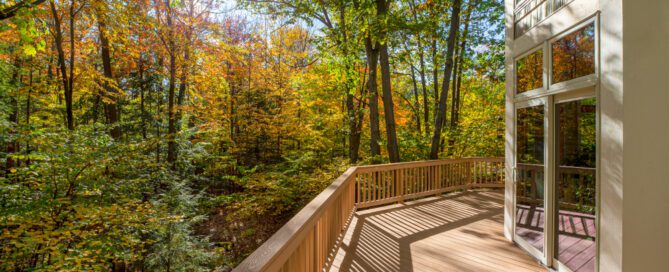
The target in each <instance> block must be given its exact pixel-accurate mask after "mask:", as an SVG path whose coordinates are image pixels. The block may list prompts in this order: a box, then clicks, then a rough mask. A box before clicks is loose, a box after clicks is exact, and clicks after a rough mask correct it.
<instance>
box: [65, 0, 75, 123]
mask: <svg viewBox="0 0 669 272" xmlns="http://www.w3.org/2000/svg"><path fill="white" fill-rule="evenodd" d="M75 16H76V12H75V11H74V0H72V1H70V76H69V80H68V82H67V84H68V88H67V93H66V94H65V111H66V113H67V128H68V129H69V130H74V113H73V112H72V103H73V92H74V91H73V89H74V17H75Z"/></svg>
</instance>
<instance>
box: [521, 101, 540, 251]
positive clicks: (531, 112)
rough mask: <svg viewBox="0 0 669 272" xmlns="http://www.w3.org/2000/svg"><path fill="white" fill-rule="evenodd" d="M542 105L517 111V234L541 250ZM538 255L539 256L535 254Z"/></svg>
mask: <svg viewBox="0 0 669 272" xmlns="http://www.w3.org/2000/svg"><path fill="white" fill-rule="evenodd" d="M545 115H546V112H545V107H544V105H538V106H531V107H526V108H519V109H517V111H516V120H517V121H516V122H517V123H516V177H515V179H516V180H515V186H516V188H515V194H516V218H515V224H516V226H515V234H516V237H518V238H520V239H522V240H524V241H525V242H526V243H527V244H529V245H531V246H532V247H534V248H535V249H536V250H538V251H539V252H541V253H543V252H544V221H545V214H544V203H545V202H544V197H545V196H544V184H545V178H544V177H545V175H544V152H545V151H544V148H545V143H544V141H545V139H544V138H545V133H544V131H545V119H544V117H545ZM537 257H538V256H537Z"/></svg>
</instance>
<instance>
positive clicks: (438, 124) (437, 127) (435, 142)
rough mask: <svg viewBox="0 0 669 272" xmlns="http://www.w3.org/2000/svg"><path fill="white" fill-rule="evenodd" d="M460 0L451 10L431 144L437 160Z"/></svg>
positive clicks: (456, 0) (431, 157) (432, 154)
mask: <svg viewBox="0 0 669 272" xmlns="http://www.w3.org/2000/svg"><path fill="white" fill-rule="evenodd" d="M460 5H461V3H460V0H454V1H453V7H452V12H451V22H450V28H449V33H448V40H447V47H446V58H445V59H446V65H445V68H444V79H443V84H442V87H441V89H442V91H441V95H440V96H439V108H438V110H437V114H436V118H435V122H434V133H433V134H432V142H431V145H430V159H433V160H436V159H438V158H439V145H440V144H441V131H442V127H443V125H444V120H445V118H446V107H447V105H446V102H447V98H448V86H449V82H450V80H451V72H452V71H453V51H455V40H456V37H457V35H458V29H459V28H460Z"/></svg>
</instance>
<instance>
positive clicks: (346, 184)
mask: <svg viewBox="0 0 669 272" xmlns="http://www.w3.org/2000/svg"><path fill="white" fill-rule="evenodd" d="M465 162H480V163H496V164H499V163H503V162H504V158H498V157H495V158H461V159H445V160H429V161H415V162H402V163H389V164H378V165H366V166H353V167H350V168H348V169H347V170H346V172H344V173H343V174H342V175H341V176H339V177H338V178H337V179H336V180H335V181H334V182H333V183H332V184H330V185H329V186H328V187H327V188H326V189H325V190H323V192H321V193H320V194H318V196H316V197H315V198H314V199H313V200H311V201H310V202H309V204H307V205H306V206H305V207H304V208H303V209H302V210H300V211H299V212H298V213H297V214H296V215H295V216H294V217H293V218H291V219H290V220H289V221H288V222H287V223H286V224H285V225H283V227H281V228H280V229H279V230H278V231H277V232H276V233H274V235H272V236H271V237H270V238H269V239H268V240H267V241H265V243H263V244H262V245H261V246H260V247H259V248H258V249H257V250H256V251H254V252H253V253H252V254H251V255H249V256H248V257H247V258H246V259H245V260H244V261H243V262H242V263H240V264H239V265H238V266H237V267H236V268H235V269H234V270H233V271H278V270H280V269H281V268H282V267H284V264H286V262H287V261H288V260H289V259H290V260H293V259H292V258H291V256H293V253H294V252H295V251H296V250H298V248H301V249H302V250H305V249H304V247H305V245H306V248H307V249H306V250H313V251H318V248H322V247H324V246H325V247H327V246H330V244H333V245H334V243H335V242H334V241H333V239H331V237H329V236H327V237H325V238H326V239H327V242H320V241H313V239H319V237H315V236H318V235H319V234H320V235H321V236H324V235H323V232H324V231H331V232H332V231H337V233H336V235H337V236H339V234H340V232H341V231H343V230H344V229H332V228H328V229H323V226H322V224H324V223H323V222H322V221H323V220H325V221H326V223H325V224H333V222H330V220H332V221H337V223H336V224H340V225H341V224H342V221H341V220H344V219H342V218H341V217H342V216H337V214H342V213H349V211H348V209H350V214H353V213H354V212H355V209H356V208H355V207H356V206H357V205H358V203H359V202H360V200H359V199H357V197H358V196H357V192H359V191H354V190H360V188H357V187H353V186H354V185H355V184H351V183H352V182H354V181H355V180H356V178H357V175H358V174H369V173H374V172H380V171H394V170H402V169H408V168H416V169H418V168H419V167H433V166H440V165H449V164H456V163H465ZM467 165H472V166H473V165H474V164H473V163H472V164H467ZM474 167H475V166H474ZM474 169H475V168H474ZM470 170H471V169H470ZM501 178H502V180H503V177H501ZM403 182H404V181H403ZM347 189H349V190H350V191H349V193H350V194H351V195H348V198H346V195H345V194H344V193H345V192H346V190H347ZM424 193H426V194H425V196H427V195H429V193H431V192H430V191H427V192H424ZM345 201H349V202H350V203H349V202H347V203H342V202H345ZM333 203H334V204H333ZM331 205H338V206H335V207H334V208H340V209H341V210H334V211H333V210H331V209H330V208H331V207H330V206H331ZM367 206H369V205H367ZM344 208H345V209H346V210H344ZM324 213H325V215H326V216H325V217H327V216H329V217H327V218H325V219H323V218H322V215H323V214H324ZM349 216H350V215H349ZM335 217H336V218H335ZM333 219H334V220H333ZM336 224H335V225H336ZM345 227H346V226H344V228H345ZM336 228H338V227H336ZM312 234H313V235H312ZM305 239H311V240H309V241H308V242H305ZM309 248H310V249H309ZM322 251H323V250H320V251H319V252H318V253H314V254H317V256H309V257H308V258H307V259H306V260H302V259H300V263H299V264H297V267H299V268H298V269H296V270H303V271H310V270H314V269H320V268H318V265H319V264H322V263H326V259H328V257H329V253H328V252H325V253H324V252H322ZM315 259H318V260H315ZM291 267H292V266H291ZM309 267H311V268H309Z"/></svg>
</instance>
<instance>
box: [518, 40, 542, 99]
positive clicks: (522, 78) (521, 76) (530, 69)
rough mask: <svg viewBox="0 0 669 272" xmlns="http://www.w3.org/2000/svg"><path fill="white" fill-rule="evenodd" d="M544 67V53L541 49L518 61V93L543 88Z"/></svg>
mask: <svg viewBox="0 0 669 272" xmlns="http://www.w3.org/2000/svg"><path fill="white" fill-rule="evenodd" d="M543 66H544V52H543V50H541V49H540V50H537V51H536V52H534V53H531V54H529V55H527V56H525V57H523V58H521V59H519V60H518V61H516V90H517V91H516V93H518V94H520V93H523V92H526V91H531V90H534V89H539V88H541V87H543V86H544V84H543V83H544V82H543Z"/></svg>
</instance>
